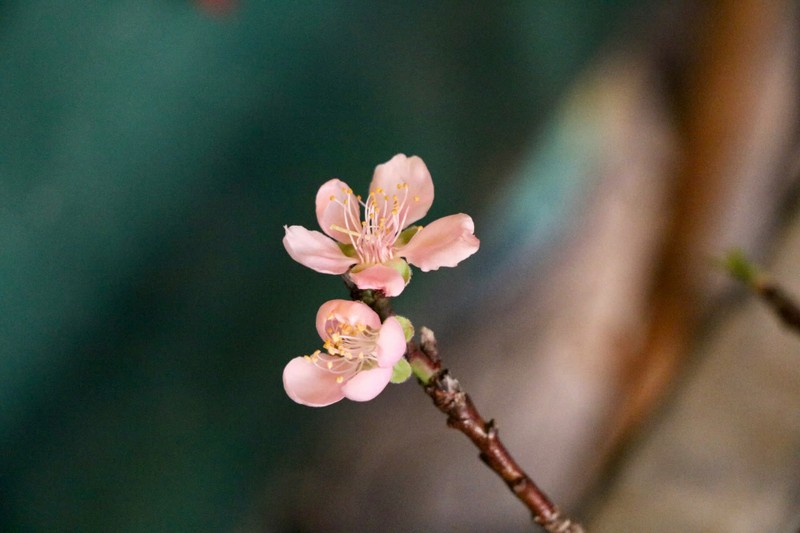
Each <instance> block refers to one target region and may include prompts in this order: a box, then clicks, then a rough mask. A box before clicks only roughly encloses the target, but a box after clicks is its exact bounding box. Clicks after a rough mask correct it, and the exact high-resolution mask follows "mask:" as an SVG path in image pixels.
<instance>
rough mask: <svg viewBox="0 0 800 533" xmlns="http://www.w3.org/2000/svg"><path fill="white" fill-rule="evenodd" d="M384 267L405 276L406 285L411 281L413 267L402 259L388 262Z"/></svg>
mask: <svg viewBox="0 0 800 533" xmlns="http://www.w3.org/2000/svg"><path fill="white" fill-rule="evenodd" d="M384 265H385V266H388V267H389V268H393V269H395V270H397V271H398V272H399V273H400V275H401V276H403V281H405V282H406V284H407V283H408V282H409V280H411V267H410V266H408V263H407V262H406V260H405V259H403V258H402V257H398V258H397V259H392V260H391V261H387V262H385V263H384Z"/></svg>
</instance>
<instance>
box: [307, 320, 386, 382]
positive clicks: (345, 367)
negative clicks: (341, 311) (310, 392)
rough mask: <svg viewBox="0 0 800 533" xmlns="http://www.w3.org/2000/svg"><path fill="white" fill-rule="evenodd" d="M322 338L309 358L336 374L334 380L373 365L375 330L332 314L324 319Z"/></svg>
mask: <svg viewBox="0 0 800 533" xmlns="http://www.w3.org/2000/svg"><path fill="white" fill-rule="evenodd" d="M325 333H326V337H327V338H326V339H325V343H324V344H323V345H322V347H323V348H324V349H325V350H326V351H325V352H322V351H320V350H317V351H315V352H314V353H313V354H311V355H309V356H308V357H309V359H310V360H311V362H312V363H314V364H315V365H316V366H317V367H319V368H322V369H324V370H327V371H329V372H331V373H333V374H338V377H337V378H336V381H337V382H339V383H342V382H343V381H344V380H345V379H349V378H350V377H352V376H353V375H355V374H357V373H358V372H360V371H362V370H369V369H370V368H373V367H374V366H376V365H377V358H376V355H375V349H376V346H377V343H378V334H379V331H378V330H377V329H373V328H371V327H369V326H366V325H364V324H347V323H345V322H340V321H338V320H337V319H336V318H335V317H334V316H333V315H331V316H329V317H328V318H327V320H326V321H325Z"/></svg>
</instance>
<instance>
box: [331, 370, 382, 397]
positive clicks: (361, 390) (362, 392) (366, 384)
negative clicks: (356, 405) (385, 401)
mask: <svg viewBox="0 0 800 533" xmlns="http://www.w3.org/2000/svg"><path fill="white" fill-rule="evenodd" d="M391 379H392V368H391V367H389V368H382V367H376V368H372V369H370V370H364V371H362V372H359V373H358V374H356V375H355V376H353V377H352V379H350V380H348V381H347V382H346V383H345V384H344V386H343V387H342V392H343V393H344V396H345V397H346V398H348V399H350V400H353V401H354V402H366V401H369V400H371V399H373V398H374V397H375V396H377V395H378V394H380V393H381V391H383V389H385V388H386V385H388V384H389V381H390V380H391Z"/></svg>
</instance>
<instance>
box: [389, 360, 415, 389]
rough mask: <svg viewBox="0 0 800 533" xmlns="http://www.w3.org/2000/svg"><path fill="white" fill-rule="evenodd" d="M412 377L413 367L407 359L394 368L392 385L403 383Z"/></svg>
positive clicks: (400, 361)
mask: <svg viewBox="0 0 800 533" xmlns="http://www.w3.org/2000/svg"><path fill="white" fill-rule="evenodd" d="M410 377H411V365H409V364H408V361H406V359H405V357H404V358H402V359H400V360H399V361H398V362H397V364H396V365H394V368H392V379H391V380H390V381H391V382H392V383H403V382H404V381H406V380H407V379H408V378H410Z"/></svg>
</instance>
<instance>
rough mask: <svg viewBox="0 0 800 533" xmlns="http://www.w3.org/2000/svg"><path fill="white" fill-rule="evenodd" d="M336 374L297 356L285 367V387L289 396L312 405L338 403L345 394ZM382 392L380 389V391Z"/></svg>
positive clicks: (322, 405)
mask: <svg viewBox="0 0 800 533" xmlns="http://www.w3.org/2000/svg"><path fill="white" fill-rule="evenodd" d="M336 377H337V376H336V374H334V373H332V372H329V371H327V370H323V369H321V368H319V367H317V366H316V365H315V364H314V363H312V362H311V361H310V360H309V359H308V358H306V357H295V358H294V359H292V360H291V361H289V364H287V365H286V368H284V369H283V388H284V389H286V394H288V395H289V398H291V399H292V400H294V401H295V402H297V403H300V404H303V405H308V406H310V407H325V406H326V405H330V404H332V403H336V402H338V401H339V400H341V399H342V398H344V396H345V394H344V392H343V390H342V384H341V383H337V382H336ZM378 392H380V391H378Z"/></svg>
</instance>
